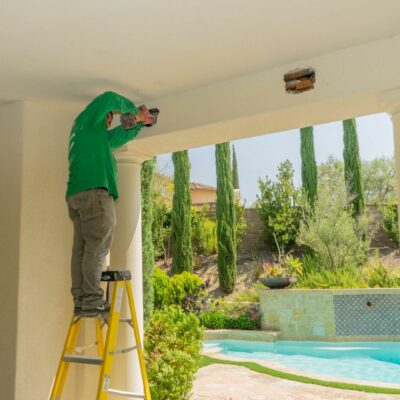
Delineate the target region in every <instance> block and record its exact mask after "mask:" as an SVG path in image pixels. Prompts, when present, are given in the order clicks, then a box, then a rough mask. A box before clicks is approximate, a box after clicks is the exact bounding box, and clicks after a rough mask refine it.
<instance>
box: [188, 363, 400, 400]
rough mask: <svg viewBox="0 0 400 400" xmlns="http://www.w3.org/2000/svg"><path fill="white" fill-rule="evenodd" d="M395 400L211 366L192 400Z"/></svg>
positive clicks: (204, 371) (200, 377) (198, 379)
mask: <svg viewBox="0 0 400 400" xmlns="http://www.w3.org/2000/svg"><path fill="white" fill-rule="evenodd" d="M207 399H212V400H282V399H287V400H395V399H400V396H398V395H392V394H371V393H363V392H356V391H352V390H340V389H332V388H327V387H323V386H318V385H310V384H304V383H299V382H294V381H288V380H285V379H278V378H274V377H272V376H269V375H265V374H260V373H258V372H254V371H251V370H249V369H247V368H245V367H238V366H234V365H221V364H213V365H209V366H207V367H204V368H201V369H200V370H199V371H198V373H197V376H196V380H195V382H194V385H193V395H192V397H191V400H207Z"/></svg>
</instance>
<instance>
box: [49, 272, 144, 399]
mask: <svg viewBox="0 0 400 400" xmlns="http://www.w3.org/2000/svg"><path fill="white" fill-rule="evenodd" d="M101 280H102V281H107V282H108V283H107V297H108V292H109V282H113V286H114V287H113V291H112V296H111V305H110V311H109V312H107V313H104V312H103V313H99V314H98V315H94V316H90V317H89V316H85V315H79V314H74V315H73V316H72V320H71V324H70V326H69V330H68V335H67V338H66V340H65V345H64V349H63V352H62V355H61V360H60V363H59V366H58V370H57V375H56V377H55V380H54V383H53V387H52V390H51V395H50V400H60V399H61V395H62V392H63V389H64V385H65V381H66V378H67V373H68V368H69V366H70V364H71V363H78V364H91V365H98V366H100V377H99V384H98V389H97V397H96V400H108V399H109V395H110V394H114V395H119V396H123V397H130V398H136V399H145V400H151V395H150V388H149V383H148V380H147V372H146V366H145V363H144V356H143V348H142V344H141V341H140V335H139V327H138V323H137V318H136V310H135V303H134V299H133V294H132V288H131V283H130V280H131V274H130V272H129V271H127V270H119V271H112V270H111V271H106V272H103V273H102V277H101ZM124 290H125V291H126V294H127V296H128V302H129V309H130V313H131V317H130V318H121V316H120V312H121V304H122V298H123V294H124ZM83 318H92V319H94V321H95V328H96V339H97V341H96V344H97V354H98V357H89V356H84V355H78V354H76V345H77V341H78V335H79V331H80V329H81V324H82V319H83ZM120 322H126V323H128V324H129V325H130V326H131V327H132V329H133V333H134V338H135V346H133V347H129V348H126V349H116V342H117V334H118V327H119V323H120ZM104 325H108V329H107V335H106V340H105V342H104V339H103V326H104ZM133 350H136V351H137V352H138V358H139V365H140V370H141V375H142V381H143V388H144V393H143V394H141V393H131V392H126V391H123V390H116V389H111V388H110V380H111V372H112V366H113V360H114V355H116V354H125V353H128V352H129V351H133Z"/></svg>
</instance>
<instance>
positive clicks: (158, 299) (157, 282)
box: [152, 268, 170, 310]
mask: <svg viewBox="0 0 400 400" xmlns="http://www.w3.org/2000/svg"><path fill="white" fill-rule="evenodd" d="M152 282H153V288H154V309H157V310H159V309H161V308H163V307H164V305H165V304H166V294H167V290H168V288H169V286H170V283H169V277H168V275H167V274H166V273H165V272H164V271H163V270H162V269H160V268H154V272H153V278H152Z"/></svg>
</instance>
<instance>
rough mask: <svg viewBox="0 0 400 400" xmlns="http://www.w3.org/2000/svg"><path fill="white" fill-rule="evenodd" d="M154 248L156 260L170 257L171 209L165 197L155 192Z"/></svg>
mask: <svg viewBox="0 0 400 400" xmlns="http://www.w3.org/2000/svg"><path fill="white" fill-rule="evenodd" d="M152 233H153V246H154V254H155V258H156V260H158V259H160V258H163V259H165V258H166V257H167V256H168V248H169V242H170V237H171V208H170V207H169V206H168V205H167V202H166V200H165V199H164V198H163V196H162V195H161V194H160V193H158V192H155V193H154V197H153V225H152Z"/></svg>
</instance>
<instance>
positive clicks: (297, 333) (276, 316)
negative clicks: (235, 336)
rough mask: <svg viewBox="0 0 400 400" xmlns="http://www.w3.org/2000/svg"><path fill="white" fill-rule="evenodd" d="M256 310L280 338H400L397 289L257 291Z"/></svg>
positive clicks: (399, 291) (399, 307)
mask: <svg viewBox="0 0 400 400" xmlns="http://www.w3.org/2000/svg"><path fill="white" fill-rule="evenodd" d="M260 313H261V327H262V329H277V330H279V331H280V332H281V336H280V339H283V340H343V341H345V340H388V341H391V340H400V289H348V290H304V289H282V290H279V289H278V290H260Z"/></svg>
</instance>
